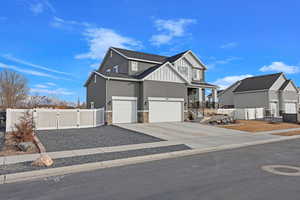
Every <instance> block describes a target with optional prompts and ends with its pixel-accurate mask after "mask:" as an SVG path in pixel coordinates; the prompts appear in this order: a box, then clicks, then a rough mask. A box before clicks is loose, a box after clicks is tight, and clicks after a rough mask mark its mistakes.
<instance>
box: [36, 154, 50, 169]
mask: <svg viewBox="0 0 300 200" xmlns="http://www.w3.org/2000/svg"><path fill="white" fill-rule="evenodd" d="M51 165H53V160H52V159H51V158H50V156H48V155H42V156H41V157H39V158H38V159H36V160H35V161H34V162H33V163H32V166H36V167H50V166H51Z"/></svg>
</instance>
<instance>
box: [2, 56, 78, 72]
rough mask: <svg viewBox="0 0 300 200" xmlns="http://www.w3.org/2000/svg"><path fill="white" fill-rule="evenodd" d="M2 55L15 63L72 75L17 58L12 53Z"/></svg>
mask: <svg viewBox="0 0 300 200" xmlns="http://www.w3.org/2000/svg"><path fill="white" fill-rule="evenodd" d="M1 57H3V58H5V59H7V60H10V61H13V62H15V63H18V64H22V65H27V66H30V67H33V68H36V69H41V70H45V71H48V72H53V73H57V74H64V75H72V74H71V73H67V72H63V71H58V70H54V69H51V68H49V67H45V66H42V65H37V64H33V63H30V62H28V61H25V60H22V59H19V58H16V57H14V56H12V55H10V54H4V55H1Z"/></svg>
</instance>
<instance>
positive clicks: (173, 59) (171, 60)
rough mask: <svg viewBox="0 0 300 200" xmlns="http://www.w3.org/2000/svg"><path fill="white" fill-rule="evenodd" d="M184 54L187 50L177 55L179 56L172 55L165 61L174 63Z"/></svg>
mask: <svg viewBox="0 0 300 200" xmlns="http://www.w3.org/2000/svg"><path fill="white" fill-rule="evenodd" d="M186 52H188V50H187V51H184V52H181V53H179V54H176V55H174V56H171V57H168V58H167V59H166V60H167V61H169V62H174V61H176V60H177V59H178V58H180V57H181V56H183V55H184V54H185V53H186Z"/></svg>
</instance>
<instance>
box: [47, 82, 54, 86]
mask: <svg viewBox="0 0 300 200" xmlns="http://www.w3.org/2000/svg"><path fill="white" fill-rule="evenodd" d="M46 84H47V85H49V86H56V84H55V83H52V82H47V83H46Z"/></svg>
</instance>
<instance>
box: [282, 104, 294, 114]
mask: <svg viewBox="0 0 300 200" xmlns="http://www.w3.org/2000/svg"><path fill="white" fill-rule="evenodd" d="M285 113H287V114H295V113H297V106H296V103H285Z"/></svg>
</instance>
